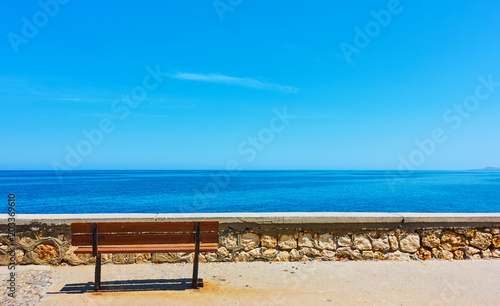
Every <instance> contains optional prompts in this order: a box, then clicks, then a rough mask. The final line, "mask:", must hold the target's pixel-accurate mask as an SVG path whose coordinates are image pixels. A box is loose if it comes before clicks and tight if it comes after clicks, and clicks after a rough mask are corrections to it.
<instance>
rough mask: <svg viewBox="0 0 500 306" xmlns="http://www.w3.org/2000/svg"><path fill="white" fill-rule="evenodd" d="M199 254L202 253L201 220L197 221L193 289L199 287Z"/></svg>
mask: <svg viewBox="0 0 500 306" xmlns="http://www.w3.org/2000/svg"><path fill="white" fill-rule="evenodd" d="M199 254H200V222H196V236H195V247H194V266H193V281H192V282H191V287H192V288H193V289H198V257H199Z"/></svg>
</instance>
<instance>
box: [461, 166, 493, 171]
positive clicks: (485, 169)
mask: <svg viewBox="0 0 500 306" xmlns="http://www.w3.org/2000/svg"><path fill="white" fill-rule="evenodd" d="M468 171H500V168H499V167H485V168H483V169H469V170H468Z"/></svg>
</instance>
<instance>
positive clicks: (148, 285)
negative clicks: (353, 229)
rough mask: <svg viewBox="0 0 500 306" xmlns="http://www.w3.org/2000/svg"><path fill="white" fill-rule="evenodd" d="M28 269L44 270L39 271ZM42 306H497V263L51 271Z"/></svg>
mask: <svg viewBox="0 0 500 306" xmlns="http://www.w3.org/2000/svg"><path fill="white" fill-rule="evenodd" d="M23 268H24V269H26V270H30V269H32V270H33V273H36V271H35V270H36V269H38V270H40V269H45V271H46V269H47V267H44V268H41V267H37V266H28V267H23ZM49 269H50V276H51V283H52V284H51V285H50V286H49V287H48V289H47V292H46V295H45V296H44V297H43V298H42V305H121V306H123V305H134V306H138V305H148V306H151V305H283V304H287V305H323V304H324V305H333V304H335V305H359V304H369V305H381V304H390V305H500V260H479V261H472V260H469V261H426V262H422V261H408V262H395V261H390V262H389V261H372V262H307V263H265V262H251V263H201V264H200V274H199V276H200V278H202V279H203V281H204V286H203V288H200V289H198V290H193V289H189V286H190V277H191V273H192V265H191V264H162V265H155V264H136V265H104V266H103V268H102V286H103V290H102V292H99V293H95V292H93V282H92V281H93V277H94V266H80V267H70V266H66V267H51V268H49Z"/></svg>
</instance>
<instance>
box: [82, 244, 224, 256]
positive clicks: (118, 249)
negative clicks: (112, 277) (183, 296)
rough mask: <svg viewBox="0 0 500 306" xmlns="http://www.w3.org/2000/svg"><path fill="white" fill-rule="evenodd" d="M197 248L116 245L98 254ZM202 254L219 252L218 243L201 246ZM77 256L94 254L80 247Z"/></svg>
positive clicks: (105, 247)
mask: <svg viewBox="0 0 500 306" xmlns="http://www.w3.org/2000/svg"><path fill="white" fill-rule="evenodd" d="M194 251H195V247H194V245H191V244H186V245H183V244H169V245H158V244H157V245H116V246H99V247H98V252H99V253H100V254H102V253H104V254H106V253H111V254H114V253H169V252H194ZM200 252H217V243H205V244H201V245H200ZM74 253H75V254H92V247H91V246H90V247H88V246H85V247H79V248H78V249H76V250H75V251H74Z"/></svg>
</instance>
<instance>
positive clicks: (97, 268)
mask: <svg viewBox="0 0 500 306" xmlns="http://www.w3.org/2000/svg"><path fill="white" fill-rule="evenodd" d="M99 289H101V254H97V256H96V258H95V279H94V291H99Z"/></svg>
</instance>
